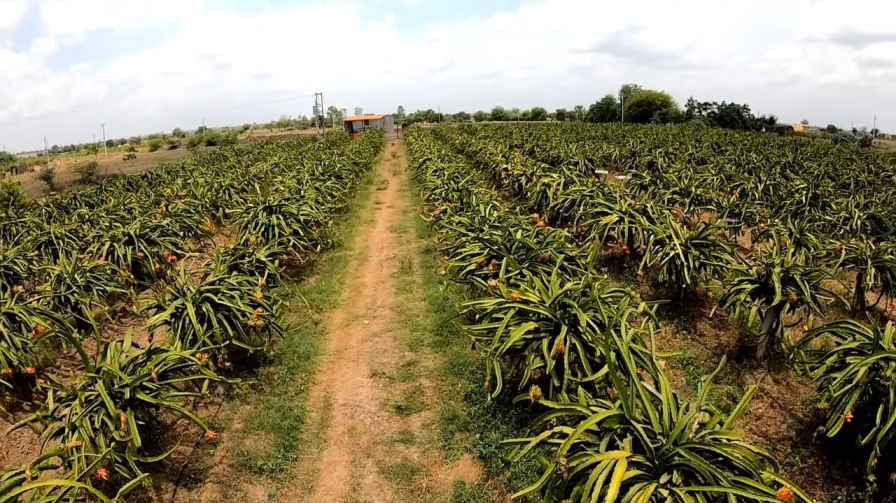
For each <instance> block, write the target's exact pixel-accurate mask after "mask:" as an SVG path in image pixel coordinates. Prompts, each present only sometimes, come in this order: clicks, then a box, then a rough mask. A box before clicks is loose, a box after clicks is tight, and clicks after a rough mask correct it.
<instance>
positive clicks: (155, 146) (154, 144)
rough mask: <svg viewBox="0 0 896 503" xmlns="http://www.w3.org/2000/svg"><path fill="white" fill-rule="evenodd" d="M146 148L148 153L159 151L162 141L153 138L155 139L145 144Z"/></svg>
mask: <svg viewBox="0 0 896 503" xmlns="http://www.w3.org/2000/svg"><path fill="white" fill-rule="evenodd" d="M146 146H147V148H148V149H149V151H150V152H155V151H157V150H159V149H160V148H162V139H161V138H155V139H152V140H149V143H147V144H146Z"/></svg>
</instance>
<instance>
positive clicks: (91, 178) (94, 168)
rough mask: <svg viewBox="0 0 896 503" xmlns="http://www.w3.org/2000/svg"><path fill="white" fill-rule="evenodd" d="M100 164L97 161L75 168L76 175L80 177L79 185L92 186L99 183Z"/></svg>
mask: <svg viewBox="0 0 896 503" xmlns="http://www.w3.org/2000/svg"><path fill="white" fill-rule="evenodd" d="M99 169H100V164H99V163H98V162H96V161H90V162H87V163H85V164H81V165H78V166H77V167H75V173H77V175H78V183H83V184H90V183H96V182H97V181H99Z"/></svg>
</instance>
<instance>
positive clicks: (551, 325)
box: [465, 270, 649, 399]
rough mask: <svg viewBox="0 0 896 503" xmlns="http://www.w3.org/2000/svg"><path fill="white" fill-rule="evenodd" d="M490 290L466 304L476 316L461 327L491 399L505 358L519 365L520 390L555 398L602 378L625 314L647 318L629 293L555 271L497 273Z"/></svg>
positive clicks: (622, 334)
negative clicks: (515, 275) (482, 365)
mask: <svg viewBox="0 0 896 503" xmlns="http://www.w3.org/2000/svg"><path fill="white" fill-rule="evenodd" d="M495 288H496V291H495V292H494V295H491V296H488V297H485V298H482V299H478V300H474V301H471V302H468V303H467V304H465V312H466V314H467V315H468V316H469V317H471V318H472V320H473V321H472V323H471V324H469V325H468V326H467V327H466V329H467V331H468V332H469V333H470V335H471V337H472V338H473V340H474V341H475V342H476V343H477V345H480V346H481V347H482V348H483V350H484V351H485V355H486V359H487V362H488V369H489V372H488V377H489V381H490V382H491V380H492V379H493V380H494V386H493V391H492V395H493V396H497V395H498V394H499V393H500V392H501V391H502V389H503V386H504V384H503V383H504V381H505V379H506V377H505V374H507V371H506V370H505V368H504V367H505V366H506V365H507V364H508V363H511V364H514V363H515V364H518V365H520V366H522V369H521V376H520V377H519V387H520V388H525V387H527V386H529V385H539V386H538V388H539V392H538V393H542V392H543V393H545V396H547V397H553V398H557V399H561V398H565V397H567V396H568V395H570V394H575V392H576V388H577V387H578V386H579V384H580V383H583V382H592V381H599V380H602V379H604V378H605V377H606V374H607V371H608V369H607V367H606V362H607V358H608V357H609V356H608V354H607V353H608V352H612V351H615V350H616V348H618V347H620V343H618V342H615V341H617V339H618V340H628V339H629V338H630V337H631V335H630V333H629V332H628V330H627V328H626V325H627V324H628V321H629V319H631V318H634V317H637V316H644V315H645V314H648V315H649V311H648V310H647V307H646V306H645V305H643V304H640V303H639V302H638V300H637V299H636V297H635V296H634V295H633V294H632V293H631V292H629V291H627V290H624V289H622V288H614V287H611V286H609V285H608V284H607V283H606V281H602V280H599V279H597V278H590V277H587V276H586V277H582V278H579V279H574V280H569V279H565V278H563V277H562V276H561V275H560V274H559V272H558V271H557V270H555V271H553V273H551V274H550V275H545V276H541V275H535V274H532V273H530V272H528V271H525V270H524V273H523V276H521V277H520V278H519V279H517V280H516V281H507V278H506V277H504V276H501V277H499V278H498V279H497V281H496V285H495ZM634 349H635V350H636V351H637V350H638V347H637V345H635V346H634ZM641 351H643V350H641ZM638 355H639V356H635V357H636V358H637V357H642V358H643V354H640V353H638ZM512 370H513V371H514V373H515V371H516V370H517V369H512ZM511 375H513V374H511ZM542 387H543V388H542ZM542 389H543V390H544V391H542Z"/></svg>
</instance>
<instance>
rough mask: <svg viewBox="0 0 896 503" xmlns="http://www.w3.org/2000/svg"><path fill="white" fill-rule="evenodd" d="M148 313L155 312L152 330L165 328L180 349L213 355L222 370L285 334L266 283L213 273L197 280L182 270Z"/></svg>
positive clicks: (249, 278) (259, 280)
mask: <svg viewBox="0 0 896 503" xmlns="http://www.w3.org/2000/svg"><path fill="white" fill-rule="evenodd" d="M148 309H149V311H150V312H152V313H153V315H152V317H150V318H149V320H148V321H147V323H146V328H147V329H148V330H150V331H151V332H157V331H158V330H159V329H161V328H163V327H164V328H165V329H166V333H167V336H168V337H169V338H171V339H172V340H174V341H176V342H177V344H178V345H180V346H182V347H186V348H204V349H206V350H213V351H214V352H215V354H216V357H217V358H216V360H217V361H218V363H219V364H220V365H224V366H229V365H230V364H231V363H232V362H233V361H239V360H242V359H245V358H246V357H247V356H250V355H253V354H256V353H258V352H260V351H261V350H263V349H265V348H267V347H268V345H269V344H270V343H271V342H272V339H273V338H274V337H280V336H282V334H283V328H282V327H281V325H280V320H279V318H278V316H277V315H278V309H279V308H278V305H277V303H276V302H275V301H274V300H273V299H271V297H270V295H269V294H268V293H267V292H266V287H265V279H264V278H255V277H252V276H244V275H237V274H224V273H220V272H210V273H209V274H208V275H207V276H205V277H202V278H200V279H194V278H192V277H191V276H190V274H189V273H188V272H187V271H185V270H184V269H180V270H179V271H178V274H177V275H176V276H175V277H174V278H173V281H172V282H171V283H170V284H169V285H168V286H167V287H166V288H165V290H164V291H163V292H162V293H161V294H160V295H159V296H158V297H157V298H156V299H154V300H153V301H152V303H151V304H150V305H149V306H148Z"/></svg>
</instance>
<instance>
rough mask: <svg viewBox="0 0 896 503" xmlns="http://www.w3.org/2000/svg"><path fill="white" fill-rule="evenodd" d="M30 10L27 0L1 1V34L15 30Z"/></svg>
mask: <svg viewBox="0 0 896 503" xmlns="http://www.w3.org/2000/svg"><path fill="white" fill-rule="evenodd" d="M27 10H28V2H27V1H26V0H3V1H2V2H0V36H2V35H3V33H4V32H8V31H11V30H13V29H14V28H15V27H16V26H18V24H19V22H20V21H21V20H22V16H24V15H25V12H26V11H27Z"/></svg>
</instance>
